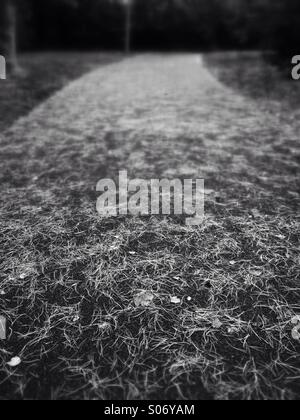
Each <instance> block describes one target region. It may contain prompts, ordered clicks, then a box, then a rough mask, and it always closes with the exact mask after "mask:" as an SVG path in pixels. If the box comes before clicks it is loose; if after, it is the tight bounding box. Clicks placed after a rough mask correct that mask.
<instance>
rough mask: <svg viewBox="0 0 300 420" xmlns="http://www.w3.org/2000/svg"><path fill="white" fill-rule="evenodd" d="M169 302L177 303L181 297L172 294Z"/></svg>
mask: <svg viewBox="0 0 300 420" xmlns="http://www.w3.org/2000/svg"><path fill="white" fill-rule="evenodd" d="M171 303H174V304H175V305H178V304H179V303H181V299H179V298H178V297H177V296H173V297H171Z"/></svg>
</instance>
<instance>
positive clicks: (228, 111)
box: [4, 55, 299, 198]
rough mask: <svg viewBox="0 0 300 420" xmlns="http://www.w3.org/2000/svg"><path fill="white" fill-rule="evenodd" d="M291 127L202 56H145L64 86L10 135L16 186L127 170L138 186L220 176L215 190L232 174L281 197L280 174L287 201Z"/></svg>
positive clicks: (294, 138) (211, 183)
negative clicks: (17, 165) (221, 78)
mask: <svg viewBox="0 0 300 420" xmlns="http://www.w3.org/2000/svg"><path fill="white" fill-rule="evenodd" d="M290 120H291V118H290V116H288V115H285V116H284V114H281V113H280V109H276V107H273V108H272V112H268V111H267V110H266V109H262V108H260V107H259V106H258V104H257V103H255V102H251V101H250V100H249V99H246V98H243V97H241V96H239V95H237V94H235V93H234V92H232V91H230V90H229V89H228V88H226V87H224V86H223V85H221V84H220V83H219V82H218V81H217V80H216V79H215V78H214V77H213V76H212V75H211V74H210V73H209V72H208V70H207V69H206V68H205V66H204V64H203V60H202V58H201V56H197V55H186V56H180V55H179V56H151V55H149V56H140V57H136V58H133V59H131V60H125V61H123V62H122V63H117V64H114V65H111V66H109V67H105V68H100V69H99V70H97V71H94V72H93V73H90V74H88V75H86V76H84V77H83V78H81V79H79V80H77V81H75V82H74V83H71V84H70V85H69V86H68V87H66V88H65V89H63V90H62V91H60V92H59V93H58V94H57V95H55V96H54V97H52V98H51V99H50V100H49V101H47V102H45V103H44V104H43V105H42V106H40V107H38V108H37V109H36V110H34V111H33V112H32V113H31V114H30V115H29V116H28V117H26V118H24V119H21V120H20V121H19V122H18V123H17V124H15V126H14V127H12V129H11V132H12V134H13V137H14V138H15V137H16V136H17V137H18V136H19V139H18V140H19V142H20V148H21V149H22V150H23V152H24V153H25V155H23V159H22V165H21V166H22V167H21V169H22V181H20V179H19V183H20V182H21V184H22V182H25V179H24V176H25V177H26V176H27V177H29V178H31V179H32V177H33V178H34V179H35V180H36V178H37V177H38V178H39V177H40V176H41V172H42V174H44V175H43V176H44V177H46V178H47V176H49V173H50V175H51V178H54V179H55V181H58V182H60V181H62V180H64V179H65V178H66V177H67V179H68V180H69V182H70V181H72V182H74V181H84V180H86V181H89V182H90V181H91V177H92V179H93V182H95V180H96V178H100V177H101V176H103V175H109V176H111V177H114V176H116V175H117V173H116V172H117V169H127V170H128V171H129V172H130V174H131V175H135V176H143V177H145V178H147V177H151V176H153V175H156V176H170V177H174V176H176V175H177V176H183V175H189V176H197V177H204V178H206V179H207V182H208V185H209V186H210V187H212V188H214V183H215V182H216V180H217V179H218V180H220V177H221V178H222V180H223V182H222V183H221V184H220V185H218V186H216V187H219V188H220V189H224V188H226V185H227V184H228V181H230V179H232V177H234V178H235V177H236V176H238V178H239V181H245V182H250V184H251V183H253V184H254V183H255V189H259V191H262V192H263V191H264V190H265V189H267V190H269V191H266V193H268V192H269V193H270V192H271V191H272V192H274V184H276V185H277V189H278V188H279V189H281V190H282V189H283V190H284V189H286V186H285V185H282V184H284V179H283V176H282V175H284V174H285V173H286V171H288V172H289V173H288V175H289V190H291V191H292V193H293V188H294V187H295V185H294V184H293V182H292V184H291V181H295V182H296V174H295V176H293V174H291V173H290V170H291V169H294V170H295V169H296V165H297V162H295V167H294V168H290V165H291V163H292V162H291V161H290V159H288V160H289V161H288V164H287V163H286V162H287V155H288V156H292V157H293V156H295V157H296V155H297V149H296V147H297V146H296V143H297V130H298V128H299V127H298V126H299V123H298V122H295V123H294V127H293V126H292V125H291V124H290ZM292 127H293V128H292ZM298 132H299V131H298ZM19 134H20V135H19ZM10 141H11V140H10V137H9V136H8V137H7V143H10ZM8 149H9V146H8ZM7 152H9V150H7ZM4 153H5V151H4ZM25 156H26V158H27V159H26V160H25ZM288 166H289V167H288ZM269 169H270V170H269ZM24 171H25V174H24ZM266 171H267V173H266ZM282 172H283V173H282ZM15 176H18V175H17V174H15ZM15 176H14V178H15ZM59 177H60V179H58V178H59ZM291 177H292V179H291ZM62 178H63V179H62ZM27 181H28V182H30V179H27ZM266 183H267V184H268V185H266ZM280 186H282V187H283V188H280ZM278 198H279V197H278Z"/></svg>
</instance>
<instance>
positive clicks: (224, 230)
mask: <svg viewBox="0 0 300 420" xmlns="http://www.w3.org/2000/svg"><path fill="white" fill-rule="evenodd" d="M296 117H297V114H296V113H295V114H293V115H291V114H288V113H287V112H286V111H285V110H284V109H281V107H280V105H278V104H275V103H274V104H273V103H272V104H269V105H268V106H266V104H261V103H258V102H255V101H251V100H249V99H248V98H244V97H242V96H239V95H238V94H237V93H236V92H233V91H231V90H229V89H228V88H226V87H225V86H223V85H222V84H220V83H219V82H218V81H217V80H216V79H215V78H214V77H213V76H212V75H211V74H210V73H209V71H208V70H207V69H206V68H205V66H204V63H203V59H202V58H201V56H197V55H178V56H158V55H149V56H140V57H135V58H132V59H130V60H125V61H123V62H121V63H116V64H113V65H110V66H108V67H105V68H99V70H96V71H94V72H92V73H90V74H88V75H86V76H84V77H83V78H81V79H79V80H77V81H75V82H73V83H71V84H70V85H69V86H67V87H66V88H65V89H63V90H62V91H60V92H59V93H58V94H56V95H55V96H53V97H52V98H51V99H50V100H48V101H47V102H45V103H44V104H42V105H41V106H40V107H38V108H36V109H35V110H34V111H33V112H32V113H31V114H30V115H28V116H27V117H26V118H23V119H21V120H19V121H18V122H17V123H16V124H14V126H13V127H12V128H11V129H10V130H9V131H8V132H6V133H5V134H4V135H3V137H2V139H1V155H2V156H1V162H2V170H1V174H0V182H1V186H2V194H1V196H2V197H1V198H2V206H1V209H0V210H1V214H0V233H1V235H0V238H1V242H0V245H1V246H0V261H2V263H1V266H0V268H1V271H0V281H1V283H0V286H1V291H2V296H4V298H2V297H1V299H2V300H0V312H1V313H2V315H5V316H6V318H7V320H8V325H9V327H10V328H9V329H10V336H9V337H8V340H7V342H6V344H7V346H6V352H3V353H1V352H0V365H1V366H6V367H5V368H3V369H2V370H1V368H0V383H4V382H5V384H8V385H7V389H8V392H9V395H10V396H11V394H12V392H15V393H16V395H17V396H18V397H19V396H20V393H21V394H22V395H21V397H24V396H25V398H29V399H32V398H33V399H34V398H53V396H54V398H66V397H70V396H71V398H74V397H75V398H77V399H80V398H100V399H120V398H121V399H122V398H125V399H159V398H165V399H168V398H169V399H182V398H186V399H192V400H193V399H202V398H207V397H208V396H209V397H212V398H218V399H224V398H237V399H264V400H265V399H274V398H275V399H281V398H297V396H298V395H299V380H298V378H299V372H300V368H299V362H298V360H299V358H298V354H299V348H298V347H299V343H298V342H297V341H295V339H294V338H293V337H292V328H293V327H294V325H293V324H292V322H291V321H292V319H293V317H294V316H295V315H297V314H298V313H299V312H300V308H299V297H300V296H299V287H298V285H299V237H300V234H299V216H298V214H299V211H298V210H299V187H298V181H299V159H300V153H299V146H298V142H299V140H298V138H299V132H300V131H299V125H300V121H297V118H296ZM119 169H122V170H124V169H127V170H128V172H129V174H130V176H135V177H136V176H139V177H143V178H146V179H148V178H150V177H153V176H155V177H162V176H168V177H172V178H173V177H178V176H188V177H201V178H202V177H204V178H205V179H206V187H207V200H206V215H207V218H206V219H205V221H204V223H203V225H201V226H199V227H198V228H194V229H190V228H188V227H186V226H185V225H184V224H182V223H181V220H180V218H179V219H178V218H169V219H168V220H165V219H164V218H159V217H158V218H156V217H152V218H151V217H150V218H136V219H135V218H130V217H123V218H122V217H119V218H113V219H112V220H111V219H105V220H101V219H100V218H99V216H98V215H97V213H96V194H95V187H96V183H97V181H98V180H99V179H100V178H102V177H107V176H108V177H117V175H118V170H119ZM141 291H142V292H145V291H147V293H151V296H153V302H152V304H151V305H150V306H149V307H146V308H144V307H142V308H140V307H137V306H136V304H135V295H136V294H137V293H138V292H141ZM3 293H4V295H3ZM171 297H175V298H176V299H175V302H178V303H177V304H174V303H172V301H171V299H170V298H171ZM173 301H174V299H173ZM16 354H17V355H19V357H20V358H21V359H22V361H23V363H22V366H21V367H20V370H16V371H14V372H13V373H12V372H10V371H9V370H8V368H7V365H6V363H7V358H8V357H13V356H16ZM41 372H42V373H41ZM1 378H3V382H1V381H2V379H1ZM37 378H38V379H37ZM28 384H29V385H28ZM11 390H13V391H11ZM5 392H6V391H5V390H3V392H1V395H3V398H5V396H6V393H5Z"/></svg>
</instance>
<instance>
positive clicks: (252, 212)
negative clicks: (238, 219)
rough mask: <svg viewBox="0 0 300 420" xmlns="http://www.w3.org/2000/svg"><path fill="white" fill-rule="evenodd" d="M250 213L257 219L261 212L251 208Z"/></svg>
mask: <svg viewBox="0 0 300 420" xmlns="http://www.w3.org/2000/svg"><path fill="white" fill-rule="evenodd" d="M251 214H252V216H253V217H254V218H255V219H258V218H259V217H261V214H260V212H259V211H258V210H257V209H253V210H251Z"/></svg>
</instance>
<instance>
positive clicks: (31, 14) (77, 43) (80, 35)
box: [0, 0, 300, 54]
mask: <svg viewBox="0 0 300 420" xmlns="http://www.w3.org/2000/svg"><path fill="white" fill-rule="evenodd" d="M131 1H132V3H133V4H132V25H131V33H132V36H131V39H132V47H133V48H135V49H153V50H159V49H162V50H172V49H182V50H193V49H197V50H198V49H249V48H251V49H258V48H265V49H276V50H278V51H279V52H280V53H281V54H290V53H291V52H295V53H297V52H298V53H299V50H298V51H297V48H299V49H300V43H299V38H300V37H299V31H300V29H299V28H300V1H299V0H131ZM14 2H15V4H16V6H17V13H18V40H19V41H18V43H19V47H20V48H21V49H23V50H24V49H27V50H28V49H39V50H40V49H57V48H60V49H70V48H73V49H91V48H93V49H121V48H122V47H123V45H124V32H125V31H124V28H125V14H126V8H125V6H124V0H0V7H1V15H0V46H1V39H2V40H3V39H4V38H5V35H3V32H5V31H4V30H3V27H4V26H5V23H3V22H1V21H3V20H5V13H7V9H6V12H5V13H4V12H3V10H4V9H3V5H4V4H8V3H10V4H13V3H14ZM1 25H2V26H1ZM6 38H7V34H6ZM8 38H9V37H8ZM2 44H3V42H2ZM298 46H299V47H298ZM2 49H3V48H2Z"/></svg>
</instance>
